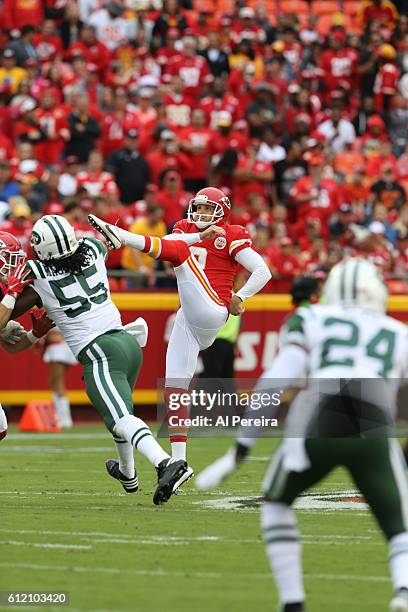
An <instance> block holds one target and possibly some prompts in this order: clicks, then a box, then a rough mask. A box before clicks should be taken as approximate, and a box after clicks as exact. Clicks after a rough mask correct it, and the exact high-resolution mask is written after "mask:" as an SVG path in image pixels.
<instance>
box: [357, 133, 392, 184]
mask: <svg viewBox="0 0 408 612" xmlns="http://www.w3.org/2000/svg"><path fill="white" fill-rule="evenodd" d="M385 166H391V167H392V169H393V170H394V173H395V174H397V158H396V157H395V155H393V153H392V149H391V143H390V142H389V141H384V142H382V143H381V144H380V148H379V151H378V153H377V154H376V155H372V156H371V157H370V158H369V159H368V160H367V163H366V166H365V173H366V175H367V177H368V178H369V179H371V181H373V180H375V179H377V178H378V176H379V175H380V173H381V170H382V169H383V168H384V167H385Z"/></svg>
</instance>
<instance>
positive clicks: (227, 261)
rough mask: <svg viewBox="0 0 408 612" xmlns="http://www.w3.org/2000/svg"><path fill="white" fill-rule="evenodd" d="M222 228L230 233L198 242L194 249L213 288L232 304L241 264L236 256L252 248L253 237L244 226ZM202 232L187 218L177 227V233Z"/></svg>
mask: <svg viewBox="0 0 408 612" xmlns="http://www.w3.org/2000/svg"><path fill="white" fill-rule="evenodd" d="M222 228H223V229H224V230H225V232H226V233H225V236H218V237H217V238H212V239H211V240H203V241H202V242H197V244H195V245H193V246H191V247H190V250H191V252H192V254H193V255H194V256H195V257H196V258H197V261H198V262H199V263H200V265H201V266H202V268H204V271H205V273H206V275H207V278H208V280H209V282H210V285H211V286H212V288H213V289H214V290H215V291H216V292H217V294H218V296H219V298H220V299H221V300H222V301H223V302H224V304H225V305H226V306H228V304H229V303H230V301H231V292H232V288H233V285H234V279H235V274H236V271H237V267H238V265H239V264H238V262H237V261H235V259H234V258H235V257H236V255H237V254H238V253H239V252H240V251H242V250H243V249H247V248H248V247H252V240H251V236H250V234H249V232H248V231H247V230H246V229H245V228H244V227H242V226H241V225H227V224H226V225H223V226H222ZM199 231H200V230H199V229H197V226H196V225H195V224H194V223H189V222H188V221H187V219H182V220H181V221H177V223H176V224H175V226H174V228H173V233H174V234H177V233H179V234H194V233H196V232H199Z"/></svg>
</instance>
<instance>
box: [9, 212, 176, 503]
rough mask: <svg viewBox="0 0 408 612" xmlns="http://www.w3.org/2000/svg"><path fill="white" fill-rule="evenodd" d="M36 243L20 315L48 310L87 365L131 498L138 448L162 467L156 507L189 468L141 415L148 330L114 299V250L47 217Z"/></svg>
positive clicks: (112, 468) (113, 464)
mask: <svg viewBox="0 0 408 612" xmlns="http://www.w3.org/2000/svg"><path fill="white" fill-rule="evenodd" d="M31 244H32V247H33V249H34V252H35V254H36V256H37V259H35V260H29V261H27V262H26V265H27V268H28V269H29V271H30V278H31V280H32V284H31V286H30V287H27V288H25V290H24V292H23V294H22V296H21V298H20V299H19V300H17V303H16V310H15V312H16V313H17V315H20V314H22V312H24V311H25V310H27V309H28V308H30V307H32V306H34V305H43V306H44V307H45V309H46V311H47V314H48V316H49V317H50V318H51V319H52V320H53V321H54V322H55V324H56V326H57V327H58V329H59V330H60V331H61V333H62V334H63V336H64V338H65V340H66V342H67V344H68V346H69V347H70V349H71V350H72V352H73V353H74V355H75V357H76V358H77V359H78V361H79V362H80V363H81V365H82V366H83V369H84V380H85V386H86V391H87V394H88V397H89V399H90V400H91V402H92V404H93V405H94V407H95V408H96V409H97V410H98V412H99V413H100V414H101V416H102V418H103V420H104V423H105V425H106V427H107V428H108V429H109V431H110V432H111V433H112V435H113V439H114V441H115V443H116V448H117V451H118V455H119V461H115V460H109V461H107V463H106V467H107V470H108V473H109V474H110V475H111V476H112V477H113V478H116V479H117V480H119V481H120V482H121V484H122V486H123V488H124V489H125V491H126V492H128V493H133V492H135V491H137V489H138V478H137V474H136V470H135V464H134V457H133V451H134V448H137V450H138V451H139V452H140V453H141V454H142V455H144V456H145V457H146V458H147V459H148V460H149V461H150V463H152V464H153V465H154V466H155V467H156V468H157V473H158V483H157V489H156V491H155V494H154V497H153V501H154V503H155V504H161V503H163V502H166V501H167V500H168V499H169V498H170V497H171V495H172V493H173V492H174V491H175V490H176V489H177V486H178V482H179V481H180V479H182V477H183V476H184V474H185V472H186V470H187V463H186V462H185V461H182V460H174V459H171V458H170V457H169V455H168V454H167V453H166V452H165V451H164V450H163V449H162V448H161V446H160V445H159V444H158V442H157V441H156V439H155V438H154V437H153V435H152V433H151V431H150V429H149V427H148V426H147V425H146V423H145V422H144V421H142V420H141V419H140V418H138V417H135V416H133V400H132V391H133V388H134V385H135V383H136V380H137V376H138V374H139V370H140V367H141V363H142V353H141V348H140V344H139V342H138V340H137V337H139V339H140V337H141V334H143V333H144V335H145V336H146V334H147V326H145V329H140V325H141V326H142V328H143V324H142V323H143V321H142V322H140V321H139V322H135V324H130V326H126V327H125V328H124V327H123V325H122V321H121V318H120V313H119V311H118V309H117V308H116V306H115V305H114V304H113V302H112V300H111V297H110V292H109V285H108V278H107V271H106V267H105V257H106V254H107V252H106V249H105V247H104V245H103V244H102V243H101V242H100V241H99V240H96V239H94V238H84V239H82V240H77V238H76V236H75V230H74V228H73V227H72V225H71V224H70V223H69V222H68V221H67V219H65V218H64V217H61V216H59V215H46V216H44V217H42V218H41V219H39V220H38V221H37V222H36V223H35V225H34V227H33V230H32V240H31ZM10 313H11V310H10ZM0 327H1V323H0Z"/></svg>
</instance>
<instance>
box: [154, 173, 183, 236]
mask: <svg viewBox="0 0 408 612" xmlns="http://www.w3.org/2000/svg"><path fill="white" fill-rule="evenodd" d="M190 197H191V194H188V193H187V192H186V191H184V190H183V185H182V181H181V176H180V174H179V173H178V172H175V171H174V170H169V171H168V172H166V173H165V174H164V175H163V187H162V189H160V191H159V192H158V193H157V195H156V201H157V203H158V204H159V206H160V207H161V208H162V209H163V220H164V222H165V224H166V225H167V226H169V225H171V224H172V223H175V222H176V221H179V220H180V219H182V218H183V217H184V212H185V210H186V208H187V206H188V202H189V199H190Z"/></svg>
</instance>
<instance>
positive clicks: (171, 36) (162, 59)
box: [156, 28, 181, 75]
mask: <svg viewBox="0 0 408 612" xmlns="http://www.w3.org/2000/svg"><path fill="white" fill-rule="evenodd" d="M179 39H180V32H179V31H178V30H177V29H176V28H170V30H169V31H168V32H167V36H166V42H165V45H163V46H161V47H160V48H159V49H158V51H157V53H156V61H157V63H158V64H159V66H160V68H161V69H162V74H163V75H165V74H166V71H167V68H168V64H169V60H170V59H172V60H173V61H174V59H175V58H176V57H177V58H181V52H180V50H179V48H178V47H177V45H176V43H177V41H178V40H179Z"/></svg>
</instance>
